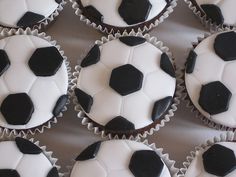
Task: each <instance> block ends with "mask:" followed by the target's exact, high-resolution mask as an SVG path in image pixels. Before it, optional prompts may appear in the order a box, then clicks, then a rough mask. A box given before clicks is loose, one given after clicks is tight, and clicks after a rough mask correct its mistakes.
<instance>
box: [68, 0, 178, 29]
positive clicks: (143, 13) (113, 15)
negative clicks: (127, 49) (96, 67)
mask: <svg viewBox="0 0 236 177" xmlns="http://www.w3.org/2000/svg"><path fill="white" fill-rule="evenodd" d="M71 2H72V3H73V8H74V9H75V10H76V12H75V13H76V15H78V16H79V17H80V20H82V21H84V22H85V23H86V24H89V25H92V26H93V27H94V28H96V29H99V30H101V31H103V32H106V33H116V32H124V31H127V32H130V31H131V30H134V31H135V32H137V31H140V32H144V31H148V30H150V29H151V28H153V27H155V26H157V25H158V24H159V23H160V22H162V21H163V20H164V19H165V18H167V17H168V16H169V14H170V13H171V12H172V11H173V8H174V7H175V6H176V0H113V1H109V0H103V1H101V0H95V1H90V0H71Z"/></svg>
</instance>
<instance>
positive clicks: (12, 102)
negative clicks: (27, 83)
mask: <svg viewBox="0 0 236 177" xmlns="http://www.w3.org/2000/svg"><path fill="white" fill-rule="evenodd" d="M0 110H1V112H2V115H3V116H4V118H5V119H6V121H7V123H8V124H10V125H25V124H27V123H28V122H29V120H30V118H31V116H32V114H33V112H34V105H33V103H32V101H31V99H30V97H29V96H28V95H27V94H26V93H17V94H10V95H8V96H7V97H6V98H5V99H4V100H3V102H2V105H1V108H0Z"/></svg>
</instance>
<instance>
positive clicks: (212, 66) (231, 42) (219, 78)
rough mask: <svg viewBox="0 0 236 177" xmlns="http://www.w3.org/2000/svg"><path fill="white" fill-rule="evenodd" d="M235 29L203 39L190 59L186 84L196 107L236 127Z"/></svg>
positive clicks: (215, 118)
mask: <svg viewBox="0 0 236 177" xmlns="http://www.w3.org/2000/svg"><path fill="white" fill-rule="evenodd" d="M235 66H236V33H235V32H234V31H228V32H222V33H217V34H213V35H211V36H209V37H207V38H205V39H203V40H202V41H201V42H200V43H199V44H197V46H196V47H195V48H194V49H193V50H192V51H191V52H190V54H189V57H188V59H187V66H186V73H185V84H186V88H187V92H188V95H189V97H190V99H191V101H192V103H193V104H194V105H195V107H196V108H197V109H198V110H199V111H200V112H201V113H202V114H203V115H204V116H205V117H206V118H209V119H210V120H211V121H214V122H215V123H217V124H221V125H224V126H227V127H231V128H235V127H236V109H235V108H236V95H235V93H236V84H235V81H234V78H235V77H236V72H235Z"/></svg>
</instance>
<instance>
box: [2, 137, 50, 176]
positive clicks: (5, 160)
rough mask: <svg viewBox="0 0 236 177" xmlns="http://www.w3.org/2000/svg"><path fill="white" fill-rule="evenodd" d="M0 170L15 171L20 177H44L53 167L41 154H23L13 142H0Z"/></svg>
mask: <svg viewBox="0 0 236 177" xmlns="http://www.w3.org/2000/svg"><path fill="white" fill-rule="evenodd" d="M0 157H1V160H0V170H1V169H11V170H16V171H17V172H18V174H19V175H20V176H22V177H32V176H34V177H46V176H47V174H48V173H49V171H50V170H51V169H52V167H53V165H52V164H51V162H50V161H49V160H48V158H47V157H46V156H45V155H44V154H43V153H40V154H36V155H29V154H23V153H22V152H20V150H19V149H18V147H17V145H16V143H15V141H3V142H0Z"/></svg>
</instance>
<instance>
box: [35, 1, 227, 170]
mask: <svg viewBox="0 0 236 177" xmlns="http://www.w3.org/2000/svg"><path fill="white" fill-rule="evenodd" d="M204 32H207V30H204V27H203V26H202V25H201V24H200V22H199V21H198V19H196V18H195V17H194V15H193V13H192V12H191V11H190V10H189V9H188V7H187V5H186V4H185V3H184V2H182V0H179V2H178V6H177V7H176V8H175V10H174V13H173V14H171V16H170V18H168V19H167V20H165V21H164V23H162V24H161V25H160V26H158V27H157V28H156V29H154V30H153V31H152V32H151V34H152V35H155V36H157V37H158V38H159V39H160V40H162V41H164V44H165V45H167V46H168V47H170V49H171V50H172V51H173V54H174V56H175V58H176V61H177V64H178V65H181V66H182V65H183V63H184V62H185V59H186V57H187V55H188V48H190V47H191V42H192V41H196V38H197V37H198V36H199V35H202V34H203V33H204ZM47 33H48V34H49V35H52V36H53V38H55V39H56V40H57V41H58V43H59V44H61V46H62V48H63V49H64V50H65V54H66V55H67V56H68V58H69V59H70V61H71V66H72V67H74V65H75V64H76V61H77V59H78V58H79V56H80V55H81V54H82V53H83V52H84V51H86V50H88V46H89V45H92V44H93V43H94V41H95V40H96V39H100V38H101V36H102V34H101V33H100V32H98V31H96V30H94V29H92V28H90V27H87V26H86V25H85V24H84V23H82V22H80V21H79V18H78V17H77V16H75V15H74V11H73V10H72V8H71V4H67V6H66V8H65V10H64V11H63V12H62V13H61V15H60V16H59V18H58V19H57V21H56V22H55V23H54V24H53V25H52V26H51V27H50V28H49V29H48V31H47ZM73 107H74V105H73V104H70V106H69V110H68V111H67V112H66V113H65V114H64V117H63V118H62V119H60V120H59V122H58V124H56V125H54V126H53V127H52V128H51V129H50V130H46V131H45V132H44V133H43V134H38V135H36V136H35V137H36V138H37V139H39V140H40V144H45V145H46V146H47V148H48V149H50V150H53V151H54V156H56V157H58V158H59V164H60V165H62V166H63V168H62V170H64V171H66V168H65V167H66V166H67V165H69V164H70V162H71V159H72V158H75V157H76V156H77V155H78V153H80V152H81V151H82V149H84V148H85V147H87V146H88V145H89V144H91V143H93V142H94V141H97V140H100V137H99V136H96V135H94V134H93V133H92V132H89V131H88V130H87V129H86V127H84V126H82V125H81V123H80V120H78V119H77V118H76V112H74V109H73ZM220 133H222V132H220V131H217V130H213V129H211V128H208V127H206V126H205V125H203V124H202V122H201V121H200V120H198V119H196V118H195V117H194V115H193V114H192V113H191V112H190V110H189V109H187V108H185V103H184V102H182V104H181V105H180V106H179V109H178V111H177V113H176V114H175V116H174V118H173V119H172V121H171V122H170V123H168V124H167V125H166V126H165V127H164V128H162V129H161V130H160V131H159V132H157V133H155V134H154V135H153V136H152V137H149V140H150V142H155V143H156V145H157V146H158V147H163V148H164V152H168V153H169V154H170V158H171V159H174V160H176V161H177V167H182V165H181V164H182V162H183V161H184V160H185V158H186V156H187V155H189V152H190V151H191V150H192V149H193V148H194V147H195V146H196V145H199V144H201V143H203V142H204V141H206V140H207V139H209V138H212V137H214V136H217V135H219V134H220Z"/></svg>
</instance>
